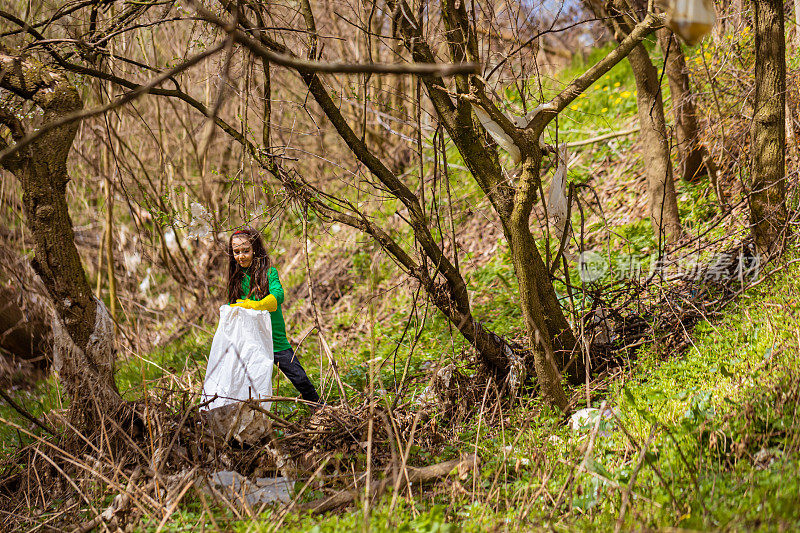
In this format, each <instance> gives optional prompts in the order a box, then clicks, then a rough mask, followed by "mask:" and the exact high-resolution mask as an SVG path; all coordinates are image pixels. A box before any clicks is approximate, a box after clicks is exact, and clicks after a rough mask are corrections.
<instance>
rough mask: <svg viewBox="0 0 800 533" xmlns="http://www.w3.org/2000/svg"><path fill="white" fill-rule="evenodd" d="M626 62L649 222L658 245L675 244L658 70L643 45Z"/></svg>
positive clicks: (672, 189) (672, 194)
mask: <svg viewBox="0 0 800 533" xmlns="http://www.w3.org/2000/svg"><path fill="white" fill-rule="evenodd" d="M628 61H629V62H630V64H631V68H632V69H633V77H634V79H635V80H636V90H637V91H638V96H637V97H636V105H637V108H638V113H639V125H640V127H641V143H642V161H643V163H644V169H645V174H646V176H647V194H648V198H649V203H650V222H651V224H652V225H653V232H654V233H655V234H656V237H657V238H658V240H659V242H660V241H661V240H662V238H666V240H667V242H674V241H676V240H677V239H679V238H680V236H681V223H680V219H679V217H678V200H677V198H676V197H675V183H674V179H673V176H672V163H671V161H670V157H669V144H668V142H667V128H666V124H665V121H664V104H663V102H662V100H661V86H660V85H659V83H658V71H657V70H656V68H655V67H654V66H653V63H652V62H651V61H650V56H649V54H648V53H647V49H646V48H645V47H644V45H642V44H639V45H637V46H636V47H635V48H634V49H633V50H632V51H631V53H630V54H629V55H628Z"/></svg>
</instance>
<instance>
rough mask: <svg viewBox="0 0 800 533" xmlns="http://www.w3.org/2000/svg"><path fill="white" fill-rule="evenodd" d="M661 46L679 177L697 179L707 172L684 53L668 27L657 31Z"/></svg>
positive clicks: (690, 179) (689, 179)
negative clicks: (673, 118) (671, 113)
mask: <svg viewBox="0 0 800 533" xmlns="http://www.w3.org/2000/svg"><path fill="white" fill-rule="evenodd" d="M656 35H657V36H658V43H659V45H660V46H661V50H663V51H664V53H665V54H666V55H667V63H666V66H665V68H666V70H667V80H668V81H669V90H670V93H671V94H672V112H673V114H674V115H675V137H676V140H677V148H678V161H679V168H680V173H681V179H683V180H684V181H689V182H696V181H698V180H699V179H700V178H701V177H702V176H704V175H705V174H707V171H706V167H705V165H704V164H703V155H704V150H703V146H702V145H701V144H700V139H699V134H700V130H699V128H698V126H697V110H696V108H695V105H694V98H693V96H692V91H691V89H690V87H689V74H688V72H687V71H686V57H685V56H684V54H683V49H682V48H681V44H680V42H678V39H676V38H675V34H673V33H672V32H671V31H670V30H668V29H667V28H662V29H660V30H658V31H657V32H656Z"/></svg>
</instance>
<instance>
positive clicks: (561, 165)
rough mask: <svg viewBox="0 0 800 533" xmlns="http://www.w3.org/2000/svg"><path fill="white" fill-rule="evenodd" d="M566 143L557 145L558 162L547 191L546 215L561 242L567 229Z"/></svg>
mask: <svg viewBox="0 0 800 533" xmlns="http://www.w3.org/2000/svg"><path fill="white" fill-rule="evenodd" d="M568 156H569V154H567V145H566V144H562V145H560V146H559V147H558V164H557V165H556V171H555V173H554V174H553V181H552V182H551V183H550V190H549V191H547V216H548V217H549V218H550V220H551V221H552V222H553V225H554V226H555V227H556V230H557V234H556V238H557V239H558V241H559V242H561V238H562V236H563V235H564V232H565V231H567V226H568V224H567V157H568Z"/></svg>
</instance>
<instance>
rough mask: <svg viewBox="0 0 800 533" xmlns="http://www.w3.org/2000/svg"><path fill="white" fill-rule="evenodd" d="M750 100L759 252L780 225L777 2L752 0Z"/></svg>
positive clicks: (767, 250) (781, 89)
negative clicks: (753, 49)
mask: <svg viewBox="0 0 800 533" xmlns="http://www.w3.org/2000/svg"><path fill="white" fill-rule="evenodd" d="M753 11H754V12H753V19H754V20H755V47H756V59H755V86H756V93H755V100H754V102H753V122H752V125H751V129H750V157H751V159H752V166H751V189H750V196H749V200H750V223H751V225H752V231H753V238H754V240H755V244H756V249H757V250H758V252H759V253H761V254H765V255H770V254H772V253H774V252H776V251H778V250H779V248H780V244H781V242H780V240H781V239H780V237H781V233H782V232H783V229H784V227H785V225H786V216H787V215H786V172H785V170H786V169H785V166H786V162H785V149H786V129H785V121H786V114H785V109H786V108H785V98H786V95H785V92H786V57H785V41H784V26H783V2H782V1H780V0H753Z"/></svg>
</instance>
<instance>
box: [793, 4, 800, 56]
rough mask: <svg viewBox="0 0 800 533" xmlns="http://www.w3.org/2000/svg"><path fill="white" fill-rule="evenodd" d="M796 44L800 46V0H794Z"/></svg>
mask: <svg viewBox="0 0 800 533" xmlns="http://www.w3.org/2000/svg"><path fill="white" fill-rule="evenodd" d="M794 46H795V48H800V0H794Z"/></svg>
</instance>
